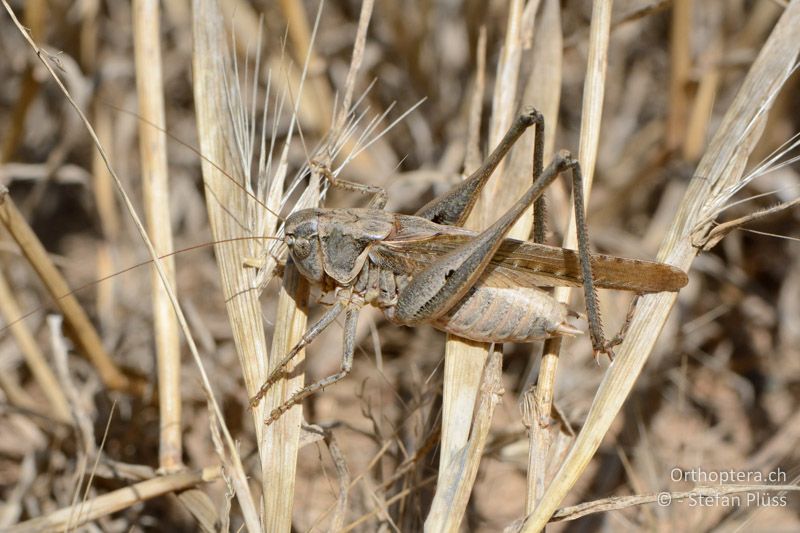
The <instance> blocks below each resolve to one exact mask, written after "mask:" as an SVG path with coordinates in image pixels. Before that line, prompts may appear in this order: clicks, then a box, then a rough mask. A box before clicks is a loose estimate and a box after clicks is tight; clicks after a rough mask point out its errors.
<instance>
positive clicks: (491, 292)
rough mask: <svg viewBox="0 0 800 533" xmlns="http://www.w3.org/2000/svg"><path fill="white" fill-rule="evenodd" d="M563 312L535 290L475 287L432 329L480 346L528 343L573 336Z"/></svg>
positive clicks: (551, 300) (559, 304) (543, 293)
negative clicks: (470, 340) (483, 343)
mask: <svg viewBox="0 0 800 533" xmlns="http://www.w3.org/2000/svg"><path fill="white" fill-rule="evenodd" d="M566 318H567V310H566V308H565V307H564V305H562V304H561V303H559V302H558V301H556V300H555V299H553V298H552V297H551V296H550V295H549V294H547V293H546V292H544V291H542V290H540V289H536V288H521V287H517V288H513V289H510V288H499V287H485V286H478V287H476V288H474V289H472V290H471V291H470V292H468V293H467V295H466V296H465V297H464V299H463V300H461V302H459V303H458V304H456V306H455V307H454V308H453V309H451V310H450V311H448V312H447V314H445V315H444V316H443V317H441V318H439V319H437V320H435V321H434V322H433V325H434V327H436V328H438V329H442V330H444V331H447V332H449V333H453V334H455V335H458V336H459V337H465V338H467V339H472V340H474V341H480V342H531V341H534V340H538V339H545V338H548V337H553V336H556V335H561V334H575V333H579V331H577V330H575V329H574V328H573V327H572V326H570V325H569V324H568V323H567V322H566Z"/></svg>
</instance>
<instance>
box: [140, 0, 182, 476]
mask: <svg viewBox="0 0 800 533" xmlns="http://www.w3.org/2000/svg"><path fill="white" fill-rule="evenodd" d="M159 18H160V13H159V9H158V2H157V1H156V0H134V2H133V29H134V39H133V42H134V57H135V59H136V92H137V95H138V97H139V113H140V114H141V116H142V119H143V120H142V121H140V122H139V151H140V158H141V163H142V188H143V198H144V205H145V215H146V218H147V228H148V231H149V234H150V238H151V239H152V240H153V247H154V248H155V250H156V253H157V254H158V255H159V256H162V255H164V254H167V253H170V252H171V251H172V250H173V244H172V222H171V220H170V205H169V175H168V170H167V136H166V134H165V133H164V121H165V119H164V94H163V91H164V87H163V80H162V72H161V70H162V67H161V45H160V39H161V34H160V28H161V24H160V22H159ZM162 266H163V268H164V273H165V274H166V277H167V281H168V283H169V284H170V285H171V286H172V287H175V286H176V285H175V261H174V258H173V257H171V256H170V257H167V258H166V259H163V260H162ZM151 283H152V298H153V328H154V332H155V345H156V358H157V360H158V407H159V417H160V420H159V424H160V431H161V436H160V439H161V443H160V448H159V465H160V467H161V469H162V470H163V471H164V472H172V471H175V470H177V469H180V468H181V467H182V466H183V457H182V456H183V444H182V442H181V439H182V428H181V373H180V369H181V352H180V338H179V336H178V321H177V320H176V318H175V312H174V311H173V310H172V305H171V304H170V301H169V296H168V295H167V293H166V291H165V290H164V287H163V286H162V284H161V281H160V280H159V278H158V273H157V272H156V271H153V277H152V282H151Z"/></svg>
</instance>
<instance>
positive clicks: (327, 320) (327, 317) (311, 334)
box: [250, 301, 345, 408]
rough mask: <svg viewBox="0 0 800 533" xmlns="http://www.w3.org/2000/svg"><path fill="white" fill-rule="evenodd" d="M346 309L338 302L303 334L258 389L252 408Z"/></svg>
mask: <svg viewBox="0 0 800 533" xmlns="http://www.w3.org/2000/svg"><path fill="white" fill-rule="evenodd" d="M344 308H345V304H344V303H343V302H341V301H337V302H336V304H334V306H333V307H331V308H330V309H328V310H327V311H326V312H325V314H324V315H322V317H321V318H320V319H319V320H317V322H316V323H315V324H313V325H312V326H311V327H310V328H308V331H306V332H305V333H304V334H303V337H302V338H301V339H300V341H299V342H298V343H297V344H295V345H294V347H293V348H292V349H291V350H289V353H287V354H286V355H285V356H284V358H283V359H281V361H280V362H279V363H278V365H277V366H276V367H275V368H273V370H272V372H270V374H269V377H268V378H267V380H266V381H265V382H264V384H263V385H261V388H260V389H258V392H257V393H256V394H255V395H254V396H253V397H252V398H250V407H251V408H255V407H256V406H257V405H258V403H259V402H260V401H261V399H262V398H264V396H266V394H267V392H269V389H270V388H272V386H273V385H274V384H275V383H276V382H277V381H278V380H279V379H280V378H281V376H283V373H284V369H285V368H286V365H288V364H289V361H291V360H292V359H294V358H295V356H296V355H297V354H298V353H299V352H300V350H302V349H303V348H305V347H306V346H307V345H308V344H309V343H310V342H311V341H313V340H314V339H315V338H317V336H318V335H319V334H320V333H322V332H323V331H324V330H325V328H327V327H328V326H330V325H331V323H332V322H333V321H334V320H336V317H338V316H339V315H340V314H341V313H342V311H344Z"/></svg>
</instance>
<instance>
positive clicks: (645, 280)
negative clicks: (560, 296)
mask: <svg viewBox="0 0 800 533" xmlns="http://www.w3.org/2000/svg"><path fill="white" fill-rule="evenodd" d="M422 233H424V232H420V233H415V234H414V235H413V236H408V237H409V238H406V236H405V235H403V236H399V237H400V238H399V239H393V238H392V237H390V238H389V239H387V240H383V241H379V242H377V243H376V244H375V245H374V246H373V248H372V249H371V251H370V254H371V255H372V256H373V258H375V259H379V260H380V261H382V262H383V263H384V264H386V265H387V266H391V267H392V268H393V269H394V270H395V271H399V272H408V273H409V274H412V275H413V274H414V273H415V272H418V271H420V270H422V269H424V268H425V267H426V266H427V265H429V264H430V263H432V262H433V261H435V260H436V259H437V258H439V257H441V256H442V255H444V254H446V253H448V252H450V251H451V250H453V249H454V248H456V247H458V246H459V245H460V244H462V243H464V242H466V241H467V240H469V239H472V238H473V235H472V234H470V233H468V232H466V231H465V230H461V229H459V230H457V231H454V232H453V233H450V232H447V233H439V234H436V235H430V234H428V235H423V234H422ZM592 274H593V275H594V281H595V285H596V286H597V287H599V288H603V289H615V290H624V291H633V292H640V293H645V292H661V291H677V290H678V289H680V288H681V287H683V286H684V285H686V283H687V282H688V277H687V276H686V274H685V273H684V272H683V271H682V270H680V269H678V268H675V267H673V266H671V265H667V264H664V263H656V262H653V261H641V260H638V259H625V258H622V257H615V256H611V255H604V254H593V255H592ZM582 280H583V277H582V276H581V270H580V262H579V259H578V254H577V252H575V251H573V250H567V249H564V248H556V247H554V246H547V245H544V244H534V243H531V242H523V241H518V240H515V239H505V240H504V241H503V244H502V245H501V246H500V250H498V252H497V253H496V254H495V256H494V258H493V259H492V262H491V263H490V265H489V267H488V269H487V271H486V274H485V275H484V277H483V278H482V280H481V281H482V282H483V283H484V284H486V285H490V286H501V287H513V286H528V287H529V286H537V287H557V286H570V287H578V286H580V285H582V283H583V281H582Z"/></svg>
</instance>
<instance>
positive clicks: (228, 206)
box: [193, 0, 268, 531]
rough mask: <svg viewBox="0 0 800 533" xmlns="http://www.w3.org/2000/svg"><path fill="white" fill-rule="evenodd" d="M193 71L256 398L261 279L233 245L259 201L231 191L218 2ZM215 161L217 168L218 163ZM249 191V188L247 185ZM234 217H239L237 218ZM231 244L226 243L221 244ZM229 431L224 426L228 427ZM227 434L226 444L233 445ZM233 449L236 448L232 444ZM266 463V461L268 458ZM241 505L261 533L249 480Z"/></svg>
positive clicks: (222, 258)
mask: <svg viewBox="0 0 800 533" xmlns="http://www.w3.org/2000/svg"><path fill="white" fill-rule="evenodd" d="M193 10H194V11H193V39H194V51H193V66H194V96H195V110H196V114H197V132H198V137H199V139H200V150H201V152H202V153H203V154H204V155H205V158H204V159H203V163H202V167H203V181H204V183H205V185H206V207H207V210H208V216H209V223H210V224H211V231H212V234H213V235H214V240H215V241H217V244H215V251H216V256H217V265H218V266H219V269H220V276H221V279H222V289H223V294H224V296H225V301H226V308H227V312H228V319H229V322H230V324H231V329H232V332H233V338H234V342H235V343H236V348H237V353H238V355H239V362H240V364H241V367H242V372H243V374H244V379H245V386H246V388H247V391H248V393H251V394H252V393H254V392H255V391H256V390H257V389H258V387H259V386H260V385H261V383H262V382H263V380H264V379H266V375H267V374H266V370H267V369H266V363H267V360H268V359H267V347H266V339H265V337H264V329H263V323H262V319H261V307H260V305H259V302H258V294H257V291H255V290H253V289H252V287H254V286H255V276H254V274H253V273H252V271H249V270H247V269H245V268H244V266H243V262H244V258H245V257H252V256H254V255H255V254H253V253H252V250H251V249H250V248H248V246H249V245H252V243H250V244H249V245H248V242H249V241H242V240H233V241H232V240H230V239H232V238H235V237H242V236H251V235H243V233H244V230H243V228H245V227H246V226H243V225H242V222H244V220H245V216H246V214H247V213H248V212H250V211H251V209H252V206H250V205H249V203H250V202H253V201H254V199H253V198H252V197H251V196H249V195H247V194H245V189H243V188H241V187H231V184H230V182H229V181H228V179H229V178H228V176H226V175H225V174H223V171H222V170H221V169H223V168H224V169H228V170H229V171H230V175H233V176H235V177H237V178H238V179H243V175H244V174H243V171H242V169H241V167H240V166H239V162H238V160H237V159H236V158H235V156H234V155H233V154H234V153H235V152H233V151H232V150H231V146H230V144H229V143H232V142H233V139H234V128H233V124H232V120H231V114H230V109H229V107H228V101H227V94H228V92H227V91H228V89H227V88H226V87H225V85H224V80H226V79H227V75H226V68H227V64H226V62H227V60H228V52H227V47H226V46H225V43H226V41H227V37H226V34H225V31H224V29H223V25H222V15H221V13H220V11H219V7H218V6H217V5H216V2H213V1H211V0H207V1H206V0H196V1H195V2H194V4H193ZM211 161H214V162H215V164H212V163H211ZM242 186H244V184H242ZM231 213H233V214H234V217H238V218H234V217H232V216H231ZM221 240H226V242H219V241H221ZM252 415H253V422H254V425H255V428H256V435H258V436H259V440H260V437H261V431H262V423H261V422H262V420H263V418H264V410H263V407H262V408H259V409H254V410H253V412H252ZM223 429H224V426H223ZM229 439H230V437H229V435H226V441H227V440H229ZM226 444H227V445H228V450H227V451H228V453H230V454H231V459H232V460H233V461H234V464H241V458H240V457H239V455H238V450H237V449H236V447H235V446H231V445H230V444H228V442H226ZM231 444H232V443H231ZM262 461H263V457H262ZM233 482H234V486H235V487H236V492H237V495H238V497H239V502H240V504H242V505H243V506H246V507H247V508H246V509H244V510H245V515H246V518H247V519H246V522H247V525H248V528H250V529H251V530H253V531H256V530H260V529H261V527H260V524H259V521H258V518H257V514H256V513H255V507H254V502H253V500H252V497H251V495H250V490H249V488H248V487H247V484H246V481H245V480H243V479H240V478H239V479H237V476H234V478H233Z"/></svg>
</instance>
